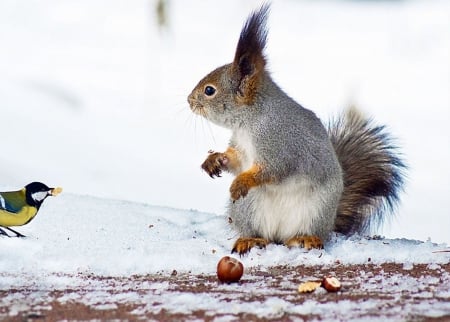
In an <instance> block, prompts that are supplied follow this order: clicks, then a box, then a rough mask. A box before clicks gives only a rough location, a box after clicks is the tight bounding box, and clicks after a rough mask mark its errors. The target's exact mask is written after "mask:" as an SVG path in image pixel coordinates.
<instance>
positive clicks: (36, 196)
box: [31, 191, 48, 201]
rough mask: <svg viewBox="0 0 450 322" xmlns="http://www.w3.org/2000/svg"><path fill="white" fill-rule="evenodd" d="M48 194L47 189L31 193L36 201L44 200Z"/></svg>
mask: <svg viewBox="0 0 450 322" xmlns="http://www.w3.org/2000/svg"><path fill="white" fill-rule="evenodd" d="M47 196H48V192H47V191H39V192H35V193H33V194H31V198H33V199H34V200H36V201H42V200H44V199H45V198H46V197H47Z"/></svg>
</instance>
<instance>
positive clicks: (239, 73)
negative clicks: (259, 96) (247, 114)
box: [232, 4, 270, 104]
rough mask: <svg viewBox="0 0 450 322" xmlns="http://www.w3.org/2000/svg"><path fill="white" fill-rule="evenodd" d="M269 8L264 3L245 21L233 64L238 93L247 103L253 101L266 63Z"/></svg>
mask: <svg viewBox="0 0 450 322" xmlns="http://www.w3.org/2000/svg"><path fill="white" fill-rule="evenodd" d="M269 8H270V5H269V4H264V5H262V6H261V8H260V9H259V10H257V11H254V12H253V13H252V14H251V15H250V16H249V18H248V19H247V21H246V22H245V24H244V27H243V28H242V31H241V35H240V37H239V42H238V44H237V48H236V54H235V56H234V61H233V64H232V70H233V74H234V76H235V77H236V79H237V83H238V88H237V95H238V97H239V98H240V99H241V100H242V101H243V102H244V103H246V104H249V103H251V102H253V99H254V97H255V94H256V90H257V88H258V85H259V83H260V80H261V77H262V75H263V73H264V68H265V65H266V59H265V57H264V48H265V46H266V40H267V29H266V22H267V16H268V13H269Z"/></svg>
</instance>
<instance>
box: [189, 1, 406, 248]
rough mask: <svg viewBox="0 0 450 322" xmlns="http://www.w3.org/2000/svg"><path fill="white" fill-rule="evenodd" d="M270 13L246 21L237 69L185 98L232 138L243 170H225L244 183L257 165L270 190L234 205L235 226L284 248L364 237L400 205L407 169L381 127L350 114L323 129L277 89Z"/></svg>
mask: <svg viewBox="0 0 450 322" xmlns="http://www.w3.org/2000/svg"><path fill="white" fill-rule="evenodd" d="M268 9H269V6H268V5H265V6H262V7H261V9H260V10H259V11H256V12H254V13H252V14H251V15H250V17H249V19H248V20H247V22H246V23H245V25H244V27H243V29H242V32H241V35H240V38H239V42H238V45H237V49H236V54H235V57H234V61H233V62H232V63H231V64H227V65H224V66H222V67H219V68H217V69H216V70H214V71H212V72H211V73H209V74H208V75H207V76H205V77H204V78H203V79H202V80H201V81H200V82H199V83H198V85H197V86H196V87H195V89H194V90H193V91H192V93H191V94H190V95H189V98H188V100H189V104H190V105H191V109H192V110H193V111H194V112H195V113H197V114H200V115H202V116H203V117H205V118H207V119H208V120H210V121H211V122H214V123H216V124H218V125H220V126H223V127H226V128H229V129H230V130H231V131H232V137H231V141H230V147H231V148H233V149H234V150H235V151H238V153H239V160H240V166H239V167H237V168H234V169H227V168H226V167H225V170H228V171H231V172H233V173H234V174H235V175H236V176H238V175H240V174H241V173H243V172H245V171H246V170H248V169H249V168H251V166H252V165H255V164H256V165H261V168H260V171H259V172H258V180H260V182H264V184H258V185H255V186H253V187H252V188H251V189H250V190H249V191H248V194H247V195H245V196H243V197H242V198H237V200H233V201H230V203H229V205H228V215H229V216H230V217H231V219H232V225H233V226H234V227H235V229H236V230H237V231H238V233H239V235H240V236H242V237H262V238H265V239H267V240H269V241H273V242H280V243H283V242H285V241H286V240H287V239H289V238H291V237H295V236H302V235H317V236H319V237H321V238H322V239H323V240H326V239H327V238H328V237H329V235H330V232H331V231H333V230H335V231H337V232H341V233H344V234H351V233H355V232H362V231H364V230H365V229H367V228H368V226H369V225H370V224H371V223H372V222H376V221H377V220H378V219H382V218H383V214H384V213H385V211H386V210H392V209H393V208H394V206H395V205H396V203H397V201H398V191H399V189H401V187H402V185H403V173H402V170H403V169H404V167H405V166H404V164H403V163H402V161H401V159H400V158H399V157H398V156H397V155H396V153H395V152H396V151H395V147H394V146H392V145H391V139H390V137H389V135H388V133H387V132H386V131H385V129H384V127H380V126H373V125H372V124H371V122H370V120H368V119H365V118H364V117H362V115H361V114H359V113H358V112H356V110H354V109H350V110H348V111H347V112H346V113H345V114H343V116H341V117H340V118H338V119H337V120H336V121H334V122H332V123H331V124H330V125H329V127H328V130H327V129H326V128H325V126H324V125H323V124H322V122H321V121H320V120H319V118H318V117H317V116H316V115H315V114H314V113H313V112H312V111H310V110H308V109H305V108H303V107H302V106H301V105H300V104H298V103H296V102H295V101H294V100H293V99H292V98H290V97H289V96H288V95H287V94H286V93H284V92H283V90H282V89H281V88H279V87H278V85H277V84H276V83H275V82H274V81H273V80H272V78H271V76H270V74H269V72H268V71H267V70H266V69H265V64H266V59H265V56H264V53H263V51H264V47H265V44H266V37H267V31H266V27H265V25H266V19H267V14H268ZM220 167H222V165H220ZM214 174H215V175H218V174H220V170H217V169H213V170H212V172H211V173H210V175H211V176H213V175H214Z"/></svg>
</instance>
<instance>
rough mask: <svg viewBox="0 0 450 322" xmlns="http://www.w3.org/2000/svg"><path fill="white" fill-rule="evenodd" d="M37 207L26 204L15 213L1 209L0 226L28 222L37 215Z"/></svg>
mask: <svg viewBox="0 0 450 322" xmlns="http://www.w3.org/2000/svg"><path fill="white" fill-rule="evenodd" d="M36 213H37V209H36V208H35V207H31V206H25V207H23V208H22V209H20V211H19V212H17V213H13V212H9V211H7V210H3V209H0V226H3V227H10V226H22V225H25V224H26V223H28V222H29V221H30V220H31V219H33V218H34V216H36Z"/></svg>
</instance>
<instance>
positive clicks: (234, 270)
mask: <svg viewBox="0 0 450 322" xmlns="http://www.w3.org/2000/svg"><path fill="white" fill-rule="evenodd" d="M243 273H244V265H242V263H241V262H240V261H238V260H237V259H235V258H233V257H230V256H225V257H222V259H221V260H220V261H219V263H218V264H217V277H218V278H219V280H220V281H221V282H223V283H233V282H237V281H239V280H240V279H241V277H242V274H243Z"/></svg>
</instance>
